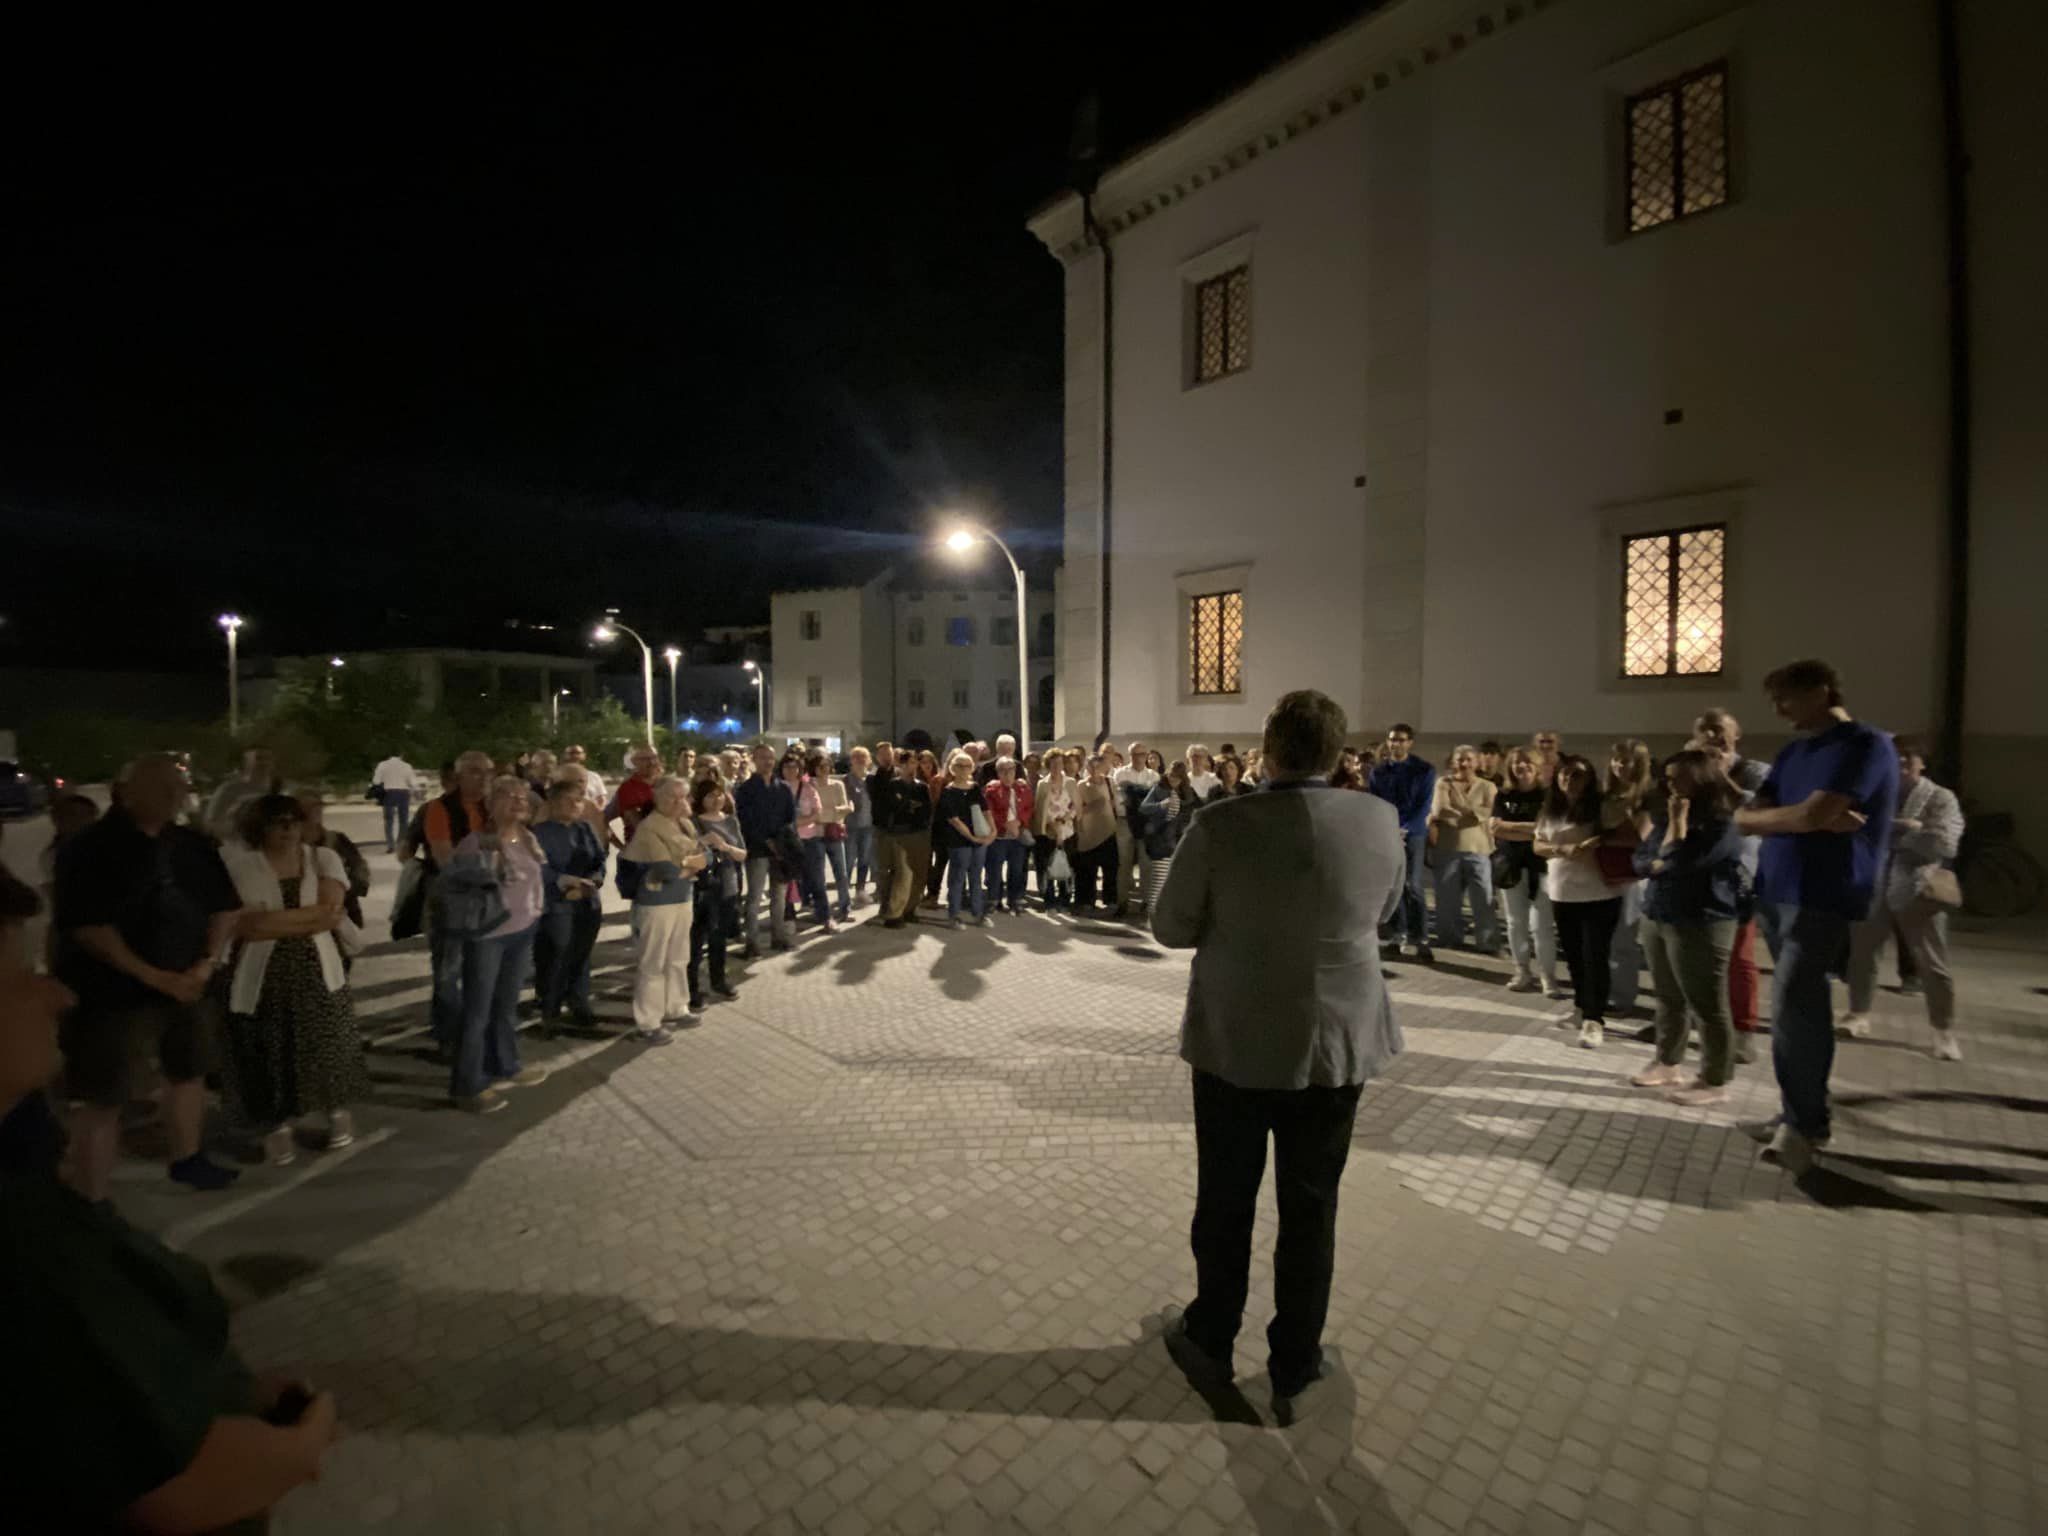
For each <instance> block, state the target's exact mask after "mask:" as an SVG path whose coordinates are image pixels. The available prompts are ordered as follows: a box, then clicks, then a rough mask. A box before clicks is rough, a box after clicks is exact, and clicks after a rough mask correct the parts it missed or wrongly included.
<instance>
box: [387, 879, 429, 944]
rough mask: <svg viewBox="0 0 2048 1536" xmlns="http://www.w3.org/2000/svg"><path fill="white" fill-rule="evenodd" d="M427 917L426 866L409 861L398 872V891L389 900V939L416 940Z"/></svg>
mask: <svg viewBox="0 0 2048 1536" xmlns="http://www.w3.org/2000/svg"><path fill="white" fill-rule="evenodd" d="M426 915H427V865H426V861H425V860H424V859H411V860H408V861H407V863H406V866H405V868H403V869H401V870H400V871H399V872H398V890H397V893H396V894H395V895H394V896H393V897H392V898H391V937H392V938H394V939H414V938H418V937H419V934H420V929H421V926H422V924H423V923H424V922H425V920H426Z"/></svg>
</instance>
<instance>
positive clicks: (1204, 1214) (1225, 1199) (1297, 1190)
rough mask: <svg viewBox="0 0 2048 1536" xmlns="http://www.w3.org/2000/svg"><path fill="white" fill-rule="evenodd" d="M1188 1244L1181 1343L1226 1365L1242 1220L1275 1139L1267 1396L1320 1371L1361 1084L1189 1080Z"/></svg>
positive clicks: (1239, 1278)
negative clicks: (1191, 1213) (1193, 1166)
mask: <svg viewBox="0 0 2048 1536" xmlns="http://www.w3.org/2000/svg"><path fill="white" fill-rule="evenodd" d="M1194 1076H1195V1154H1196V1160H1197V1164H1198V1168H1199V1179H1200V1183H1199V1187H1198V1189H1197V1192H1196V1195H1195V1222H1194V1231H1193V1234H1192V1235H1193V1246H1194V1250H1195V1279H1196V1284H1197V1285H1198V1287H1199V1288H1200V1289H1199V1294H1198V1295H1197V1296H1196V1297H1195V1300H1194V1303H1193V1304H1192V1305H1191V1306H1189V1308H1188V1309H1187V1330H1188V1338H1189V1339H1190V1340H1191V1341H1192V1342H1193V1343H1194V1344H1195V1346H1196V1347H1197V1348H1198V1349H1200V1350H1201V1351H1202V1352H1203V1353H1204V1354H1206V1355H1209V1356H1211V1357H1213V1358H1215V1359H1217V1360H1221V1361H1228V1360H1229V1358H1230V1353H1231V1347H1232V1346H1233V1345H1234V1344H1235V1343H1236V1340H1237V1330H1238V1326H1239V1325H1240V1324H1241V1323H1242V1322H1243V1320H1244V1303H1245V1293H1246V1292H1247V1290H1248V1289H1249V1288H1250V1284H1251V1263H1252V1223H1253V1221H1254V1219H1255V1218H1256V1216H1257V1214H1258V1207H1259V1185H1260V1184H1261V1183H1262V1182H1263V1181H1264V1179H1265V1176H1266V1138H1267V1137H1268V1136H1269V1135H1270V1136H1271V1137H1272V1139H1273V1184H1274V1192H1275V1194H1276V1196H1277V1198H1278V1200H1279V1205H1280V1240H1279V1242H1278V1243H1277V1244H1276V1245H1275V1247H1274V1250H1273V1294H1274V1301H1275V1308H1274V1316H1273V1321H1272V1324H1271V1325H1270V1326H1269V1327H1268V1328H1267V1329H1266V1343H1267V1346H1268V1348H1269V1351H1270V1352H1269V1354H1268V1356H1267V1368H1268V1370H1269V1371H1270V1372H1271V1373H1272V1377H1273V1390H1274V1391H1275V1392H1276V1393H1278V1394H1279V1395H1280V1396H1282V1397H1292V1396H1293V1395H1294V1394H1295V1393H1297V1392H1299V1391H1301V1389H1302V1388H1304V1387H1306V1386H1307V1385H1308V1384H1309V1383H1310V1382H1311V1381H1314V1380H1315V1379H1316V1377H1317V1376H1318V1375H1319V1374H1321V1370H1322V1361H1323V1323H1324V1321H1325V1320H1326V1319H1327V1318H1328V1316H1329V1312H1330V1274H1331V1271H1332V1269H1333V1268H1334V1267H1335V1264H1336V1259H1337V1186H1338V1184H1339V1183H1340V1182H1341V1181H1342V1179H1343V1177H1344V1163H1345V1161H1346V1159H1347V1158H1349V1156H1350V1155H1351V1127H1352V1123H1353V1121H1355V1120H1356V1119H1357V1117H1358V1095H1359V1085H1358V1084H1355V1083H1354V1084H1352V1085H1351V1086H1349V1087H1345V1088H1313V1087H1312V1088H1290V1089H1260V1088H1238V1087H1234V1086H1232V1085H1231V1084H1229V1083H1227V1082H1225V1081H1224V1080H1223V1079H1222V1078H1220V1077H1215V1076H1212V1075H1211V1074H1209V1073H1207V1072H1201V1071H1197V1072H1196V1073H1195V1075H1194Z"/></svg>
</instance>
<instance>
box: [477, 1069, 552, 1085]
mask: <svg viewBox="0 0 2048 1536" xmlns="http://www.w3.org/2000/svg"><path fill="white" fill-rule="evenodd" d="M547 1080H548V1069H547V1068H546V1067H521V1068H520V1069H519V1070H518V1071H517V1072H514V1073H513V1074H512V1075H511V1076H510V1077H501V1078H499V1079H498V1080H497V1082H495V1083H493V1084H492V1085H491V1086H492V1087H493V1088H538V1087H539V1086H540V1085H541V1084H542V1083H544V1082H546V1081H547Z"/></svg>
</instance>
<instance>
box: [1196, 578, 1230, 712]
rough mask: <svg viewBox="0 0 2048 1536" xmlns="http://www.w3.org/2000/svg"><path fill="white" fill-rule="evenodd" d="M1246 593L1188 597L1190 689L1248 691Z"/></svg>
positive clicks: (1209, 593)
mask: <svg viewBox="0 0 2048 1536" xmlns="http://www.w3.org/2000/svg"><path fill="white" fill-rule="evenodd" d="M1243 651H1244V593H1242V592H1208V593H1204V594H1202V595H1201V596H1199V597H1191V598H1189V599H1188V692H1190V693H1242V692H1243V691H1244V669H1243V666H1242V664H1241V663H1242V656H1243Z"/></svg>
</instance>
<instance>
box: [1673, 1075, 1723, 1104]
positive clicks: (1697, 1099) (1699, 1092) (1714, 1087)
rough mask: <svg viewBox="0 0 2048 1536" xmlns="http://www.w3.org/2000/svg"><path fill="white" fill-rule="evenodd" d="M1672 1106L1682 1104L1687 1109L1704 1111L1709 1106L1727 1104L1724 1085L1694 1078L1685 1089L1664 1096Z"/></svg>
mask: <svg viewBox="0 0 2048 1536" xmlns="http://www.w3.org/2000/svg"><path fill="white" fill-rule="evenodd" d="M1664 1097H1665V1098H1667V1099H1669V1100H1670V1101H1671V1102H1672V1103H1674V1104H1683V1105H1684V1106H1685V1107H1686V1108H1687V1109H1706V1108H1708V1107H1709V1106H1711V1105H1715V1104H1725V1103H1727V1102H1728V1085H1727V1084H1726V1083H1709V1082H1707V1081H1706V1080H1705V1079H1704V1078H1698V1077H1696V1078H1694V1079H1693V1080H1692V1082H1691V1083H1690V1084H1688V1085H1687V1086H1686V1087H1683V1088H1681V1089H1679V1090H1678V1091H1677V1092H1676V1093H1667V1094H1665V1095H1664Z"/></svg>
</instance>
